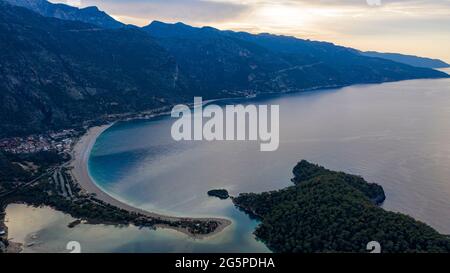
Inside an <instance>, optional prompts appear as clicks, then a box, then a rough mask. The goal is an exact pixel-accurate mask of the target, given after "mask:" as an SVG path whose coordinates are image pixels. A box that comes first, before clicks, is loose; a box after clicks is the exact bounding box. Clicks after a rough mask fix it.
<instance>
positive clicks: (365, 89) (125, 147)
mask: <svg viewBox="0 0 450 273" xmlns="http://www.w3.org/2000/svg"><path fill="white" fill-rule="evenodd" d="M227 103H231V102H230V101H227ZM233 103H234V102H233ZM238 103H256V104H278V105H280V138H281V143H280V148H279V150H277V151H276V152H260V151H259V143H257V142H189V143H186V142H180V143H177V142H174V141H173V140H172V138H171V136H170V127H171V125H172V123H173V121H174V120H173V119H171V118H170V117H163V118H158V119H155V120H151V121H130V122H122V123H118V124H116V125H115V126H113V127H111V128H110V129H108V130H107V131H105V132H104V133H103V134H102V135H101V136H100V137H99V139H98V140H97V142H96V144H95V146H94V148H93V150H92V154H91V157H90V160H89V170H90V174H91V176H92V177H93V178H94V179H95V180H96V182H97V183H98V185H99V186H100V187H102V188H103V189H104V190H106V191H107V192H109V193H110V194H111V195H114V196H115V197H117V198H119V199H121V200H123V201H125V202H127V203H130V204H132V205H135V206H137V207H140V208H143V209H147V210H150V211H155V212H159V213H166V214H170V215H183V216H214V217H226V218H229V219H232V220H233V225H232V226H231V227H230V228H228V229H227V230H225V231H224V232H222V233H221V234H219V235H218V236H215V237H213V238H211V239H206V240H193V239H190V238H188V237H186V236H185V235H182V234H179V233H176V232H173V231H167V230H158V231H148V230H146V231H140V230H136V229H133V228H127V229H126V230H127V231H126V232H123V233H122V231H123V229H120V230H116V229H115V228H112V227H104V226H101V228H99V230H98V232H99V233H105V234H106V233H108V234H109V235H108V236H110V237H111V238H113V237H115V236H118V237H117V238H118V239H117V240H118V241H119V242H121V244H120V246H117V245H115V246H111V247H109V246H105V247H98V246H96V247H94V246H93V247H92V248H90V246H88V247H87V249H89V250H91V251H144V252H154V251H156V252H166V251H169V252H170V251H187V252H214V251H219V252H220V251H231V252H237V251H239V252H242V251H256V252H264V251H268V250H267V248H266V247H265V246H264V245H263V244H262V243H260V242H257V241H256V240H255V239H254V236H253V235H252V232H253V230H254V228H255V227H256V225H257V222H255V221H254V220H251V219H250V218H248V217H247V216H246V215H245V214H243V213H242V212H240V211H238V210H236V209H235V208H234V207H233V206H232V204H231V201H229V200H226V201H222V200H219V199H217V198H211V197H208V196H207V194H206V192H207V191H208V190H210V189H214V188H226V189H228V190H229V192H230V194H232V195H236V194H238V193H241V192H262V191H267V190H274V189H280V188H283V187H286V186H288V185H290V178H291V177H292V174H291V172H292V168H293V167H294V166H295V164H296V163H297V162H298V161H299V160H301V159H307V160H309V161H311V162H315V163H318V164H321V165H324V166H325V167H327V168H330V169H334V170H340V171H345V172H348V173H353V174H359V175H362V176H364V177H365V178H366V180H368V181H370V182H376V183H379V184H380V185H382V186H383V187H384V189H385V191H386V194H387V200H386V202H385V204H384V208H386V209H388V210H392V211H399V212H402V213H406V214H409V215H411V216H413V217H415V218H416V219H419V220H422V221H424V222H426V223H428V224H430V225H431V226H433V227H434V228H436V229H437V230H439V231H440V232H442V233H447V234H450V167H449V166H450V80H447V79H445V80H414V81H404V82H397V83H387V84H381V85H359V86H352V87H347V88H343V89H337V90H325V91H315V92H310V93H298V94H290V95H283V96H278V97H266V98H258V99H253V100H246V101H238ZM97 227H99V226H97ZM49 228H50V229H51V227H49ZM111 229H113V230H114V232H112V231H111ZM57 232H59V234H60V236H61V237H64V238H67V237H70V236H67V234H65V233H67V231H65V229H62V230H61V231H60V230H57ZM86 234H89V233H86ZM80 236H81V237H80V239H83V236H87V237H89V235H83V234H82V233H80ZM53 237H54V238H53V240H54V241H55V242H56V241H57V240H58V236H56V235H54V236H53ZM97 237H98V236H97ZM97 237H96V236H92V237H89V240H94V242H97V244H102V242H101V240H99V239H98V238H97ZM100 237H101V236H100ZM119 237H120V238H119ZM128 237H129V238H131V239H130V240H128V239H124V238H128ZM48 240H50V241H51V240H52V239H51V238H49V239H48ZM96 240H97V241H96Z"/></svg>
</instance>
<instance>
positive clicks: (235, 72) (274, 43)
mask: <svg viewBox="0 0 450 273" xmlns="http://www.w3.org/2000/svg"><path fill="white" fill-rule="evenodd" d="M143 29H144V30H146V31H147V32H148V33H149V34H150V35H151V36H152V37H154V38H155V39H156V40H157V41H158V43H159V44H160V45H161V46H162V47H164V48H165V49H167V50H168V51H169V52H170V53H171V54H173V55H174V56H175V59H176V60H177V62H178V63H179V64H180V70H181V71H188V72H189V77H190V79H192V80H193V81H194V82H195V83H196V85H195V86H196V88H197V89H200V90H208V89H209V90H217V89H223V90H227V91H231V92H239V91H243V90H252V91H255V92H256V93H260V92H290V91H300V90H305V89H316V88H323V87H334V86H345V85H350V84H359V83H379V82H387V81H398V80H406V79H416V78H439V77H445V76H447V75H446V74H444V73H442V72H438V71H434V70H430V69H424V68H417V67H411V66H408V65H405V64H400V63H395V62H392V61H389V60H383V59H379V58H369V57H365V56H362V55H360V54H358V53H355V52H354V50H352V49H349V48H345V47H340V46H336V45H334V44H331V43H325V42H315V41H309V40H301V39H297V38H294V37H288V36H278V35H272V34H259V35H253V34H249V33H245V32H233V31H220V30H217V29H214V28H211V27H203V28H195V27H191V26H188V25H185V24H182V23H177V24H166V23H162V22H153V23H151V24H150V25H148V26H146V27H144V28H143Z"/></svg>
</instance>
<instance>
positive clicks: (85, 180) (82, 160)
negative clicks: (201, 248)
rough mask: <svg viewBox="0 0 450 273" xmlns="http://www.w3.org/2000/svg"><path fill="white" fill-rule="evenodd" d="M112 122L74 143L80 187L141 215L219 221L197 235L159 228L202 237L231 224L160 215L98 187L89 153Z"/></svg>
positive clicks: (73, 169) (75, 171)
mask: <svg viewBox="0 0 450 273" xmlns="http://www.w3.org/2000/svg"><path fill="white" fill-rule="evenodd" d="M112 125H113V124H109V125H103V126H97V127H92V128H90V129H89V130H88V132H87V133H86V134H85V135H84V136H82V137H81V138H80V140H79V141H78V142H77V143H76V144H75V146H74V148H73V151H72V161H71V162H70V166H71V174H72V176H73V179H74V180H75V181H76V182H77V183H78V184H79V185H80V187H81V188H82V189H83V190H84V191H85V192H86V193H89V194H95V195H96V198H97V199H99V200H101V201H103V202H106V203H108V204H111V205H113V206H115V207H118V208H121V209H124V210H127V211H129V212H135V213H140V214H142V215H145V216H147V217H151V218H156V219H161V220H166V221H179V220H184V221H191V220H205V221H208V220H214V221H217V222H219V223H220V226H219V227H218V228H217V229H216V230H215V231H214V232H212V233H209V234H205V235H198V234H192V233H190V232H188V231H187V230H185V229H181V228H174V227H171V226H165V225H157V227H159V228H170V229H175V230H177V231H180V232H183V233H185V234H187V235H189V236H192V237H195V238H202V237H209V236H212V235H214V234H217V233H219V232H221V231H222V230H224V229H225V228H226V227H228V226H229V225H231V223H232V222H231V221H230V220H228V219H222V218H189V217H187V218H184V217H183V218H180V217H172V216H166V215H160V214H157V213H152V212H149V211H146V210H143V209H139V208H136V207H133V206H130V205H128V204H126V203H124V202H121V201H120V200H117V199H116V198H114V197H112V196H111V195H109V194H107V193H106V192H104V191H103V190H102V189H100V188H99V187H98V186H97V185H96V184H95V182H94V181H93V180H92V178H91V177H90V175H89V170H88V160H89V155H90V152H91V150H92V147H94V144H95V141H96V139H97V137H98V136H100V135H101V134H102V133H103V132H104V131H105V130H107V129H108V128H109V127H111V126H112Z"/></svg>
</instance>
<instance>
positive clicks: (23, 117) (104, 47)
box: [0, 4, 188, 137]
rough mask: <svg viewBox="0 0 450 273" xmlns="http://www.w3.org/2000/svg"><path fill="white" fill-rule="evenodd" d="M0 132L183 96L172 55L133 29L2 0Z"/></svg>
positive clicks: (43, 126)
mask: <svg viewBox="0 0 450 273" xmlns="http://www.w3.org/2000/svg"><path fill="white" fill-rule="evenodd" d="M0 60H1V63H0V89H1V92H0V104H1V105H2V107H1V109H0V117H1V119H2V122H1V124H0V137H2V136H6V135H19V134H26V133H31V132H38V131H44V130H46V129H49V128H61V127H69V126H72V125H74V124H75V123H79V122H81V121H83V120H86V119H91V118H98V117H99V116H101V115H102V114H109V113H123V112H130V111H139V110H144V109H151V108H155V107H157V106H160V105H161V104H163V102H161V101H162V100H163V99H166V101H164V104H166V103H167V100H168V101H170V100H171V99H173V100H176V99H179V100H181V98H179V96H180V94H184V95H186V96H187V94H188V92H186V87H185V86H184V83H183V76H181V75H179V73H178V72H177V68H176V67H177V65H176V63H175V61H174V60H173V58H171V56H170V55H169V54H168V53H167V52H166V51H165V50H164V49H163V48H161V47H160V46H158V45H157V43H155V41H154V40H153V39H151V38H150V37H149V36H148V35H147V34H146V33H144V32H142V31H139V30H136V29H116V30H110V29H99V28H98V27H94V26H92V25H88V24H84V23H81V22H75V21H63V20H58V19H53V18H46V17H42V16H40V15H37V14H35V13H34V12H31V11H29V10H26V9H24V8H19V7H12V6H9V5H6V4H0Z"/></svg>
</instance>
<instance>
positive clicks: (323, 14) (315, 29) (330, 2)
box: [52, 0, 450, 62]
mask: <svg viewBox="0 0 450 273" xmlns="http://www.w3.org/2000/svg"><path fill="white" fill-rule="evenodd" d="M72 1H74V0H72ZM52 2H63V3H64V2H66V1H64V0H52ZM381 2H382V5H381V6H370V5H368V4H367V1H366V0H311V1H307V0H278V1H275V0H243V1H242V0H241V1H238V0H81V6H83V7H85V6H90V5H96V6H98V7H99V8H100V9H102V10H105V11H106V12H108V13H109V14H111V15H113V17H114V18H116V19H118V20H120V21H122V22H126V23H131V24H136V25H146V24H148V23H149V22H150V21H152V20H160V21H166V22H178V21H182V22H185V23H187V24H192V25H195V26H205V25H208V26H213V27H217V28H219V29H232V30H242V31H249V32H253V33H259V32H271V33H275V34H285V35H294V36H297V37H300V38H306V39H314V40H325V41H330V42H334V43H337V44H341V45H345V46H351V47H355V48H359V49H362V50H377V51H384V52H400V53H407V54H416V55H423V56H428V57H434V58H441V59H444V60H446V61H447V62H450V50H449V48H450V0H427V1H423V0H382V1H381Z"/></svg>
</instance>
